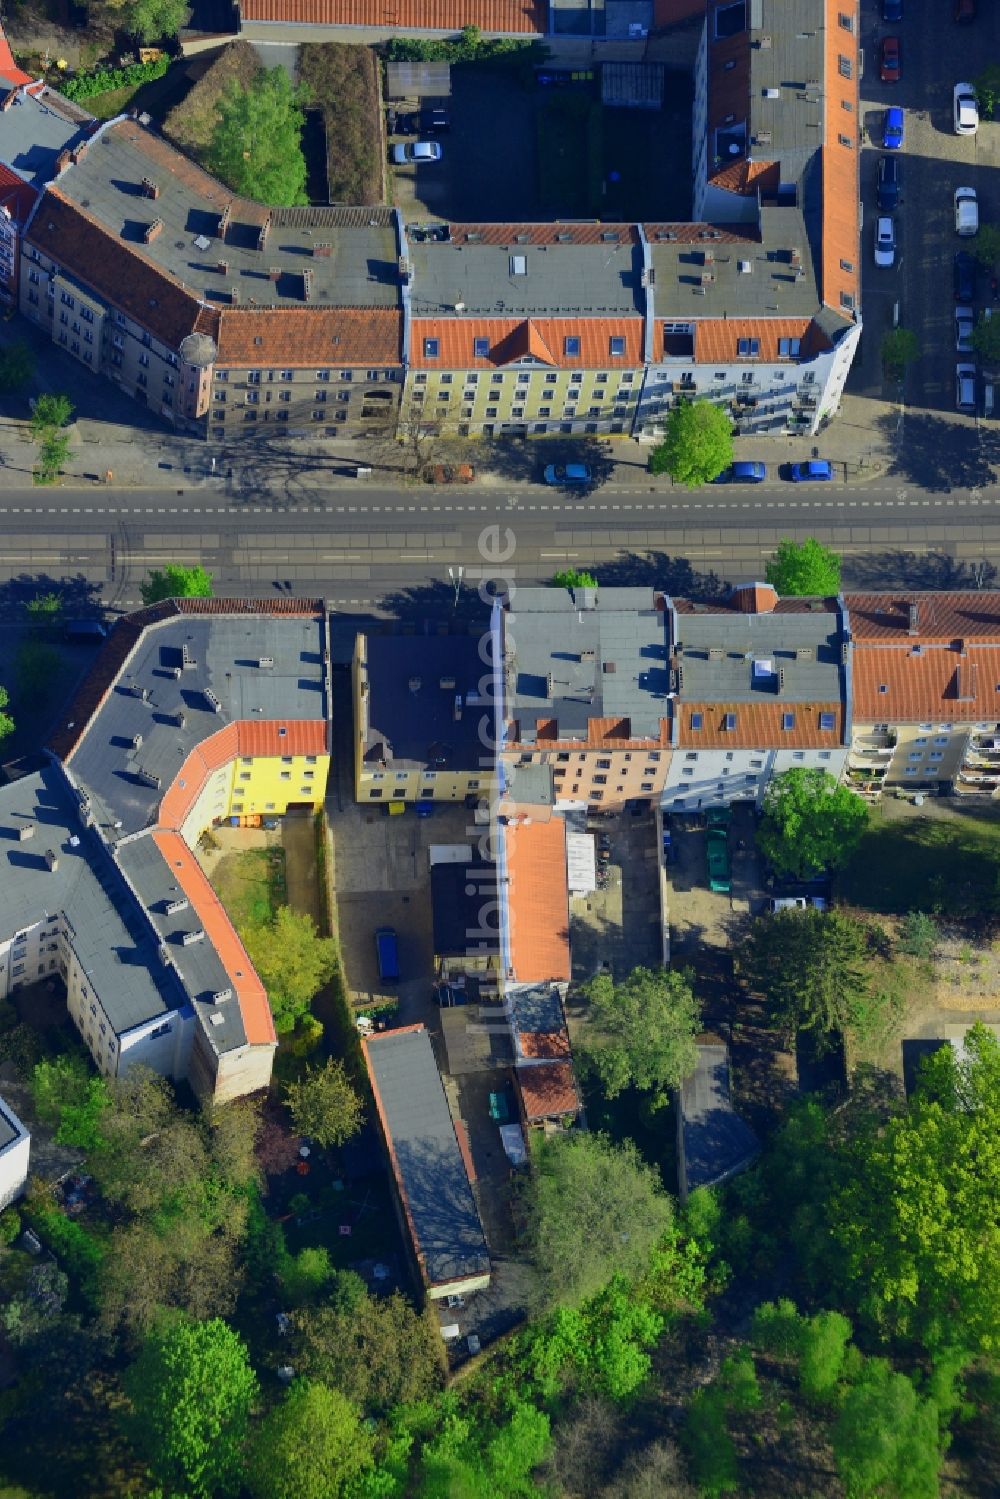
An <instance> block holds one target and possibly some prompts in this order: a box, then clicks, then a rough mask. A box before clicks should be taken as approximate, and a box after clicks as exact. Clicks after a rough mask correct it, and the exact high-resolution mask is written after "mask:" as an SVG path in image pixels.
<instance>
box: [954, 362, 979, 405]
mask: <svg viewBox="0 0 1000 1499" xmlns="http://www.w3.org/2000/svg"><path fill="white" fill-rule="evenodd" d="M955 408H956V410H958V411H968V412H970V413H972V414H975V410H976V366H975V365H974V364H956V366H955Z"/></svg>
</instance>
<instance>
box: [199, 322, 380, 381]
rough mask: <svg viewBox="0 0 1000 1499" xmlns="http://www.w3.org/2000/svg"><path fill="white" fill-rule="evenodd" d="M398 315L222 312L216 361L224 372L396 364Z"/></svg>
mask: <svg viewBox="0 0 1000 1499" xmlns="http://www.w3.org/2000/svg"><path fill="white" fill-rule="evenodd" d="M402 350H403V315H402V313H401V312H400V311H399V310H398V309H397V308H395V307H269V308H266V309H264V310H261V309H256V310H253V311H251V310H250V309H243V308H240V309H230V308H223V309H222V310H221V315H220V318H219V357H218V359H217V361H216V363H217V364H219V365H220V366H222V367H223V368H231V369H232V368H252V367H253V366H255V365H282V366H284V367H285V368H290V369H302V368H307V367H308V366H310V365H317V366H322V365H345V366H347V365H361V366H367V365H378V366H383V365H398V364H400V363H401V361H402Z"/></svg>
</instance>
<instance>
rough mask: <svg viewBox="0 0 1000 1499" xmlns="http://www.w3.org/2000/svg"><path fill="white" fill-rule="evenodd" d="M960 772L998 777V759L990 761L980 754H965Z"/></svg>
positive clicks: (999, 773)
mask: <svg viewBox="0 0 1000 1499" xmlns="http://www.w3.org/2000/svg"><path fill="white" fill-rule="evenodd" d="M960 770H962V771H965V770H971V771H975V772H976V773H977V774H985V775H995V776H1000V758H997V759H990V758H987V756H985V755H982V754H976V753H972V754H966V756H965V758H964V760H963V761H962V764H961V766H960Z"/></svg>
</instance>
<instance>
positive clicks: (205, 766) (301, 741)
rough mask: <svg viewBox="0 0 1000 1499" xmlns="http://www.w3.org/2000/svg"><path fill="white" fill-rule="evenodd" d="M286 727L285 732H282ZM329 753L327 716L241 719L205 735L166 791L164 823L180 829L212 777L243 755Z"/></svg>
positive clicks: (162, 808)
mask: <svg viewBox="0 0 1000 1499" xmlns="http://www.w3.org/2000/svg"><path fill="white" fill-rule="evenodd" d="M282 730H284V731H285V732H282ZM324 754H326V720H325V719H302V718H296V719H280V718H275V719H263V720H261V721H260V722H257V721H251V720H249V719H240V720H239V721H238V722H237V723H230V724H227V725H226V726H225V728H224V729H219V730H218V731H217V732H216V733H215V734H210V735H209V736H208V738H207V739H203V740H202V741H201V743H200V744H199V745H198V747H197V749H193V750H192V751H191V753H190V754H189V755H188V756H187V758H186V759H185V761H184V763H183V765H182V766H181V768H180V770H179V771H178V772H177V775H176V776H175V777H174V779H173V780H172V781H171V783H170V785H169V786H168V787H167V790H166V791H165V792H164V795H163V799H162V801H161V803H160V823H161V825H162V826H163V827H168V828H176V829H179V828H180V826H181V824H182V823H183V821H184V819H185V817H186V816H187V815H188V813H189V812H190V810H191V808H192V807H193V806H194V804H195V802H196V801H197V799H198V795H199V793H200V791H201V789H202V787H203V786H204V784H205V782H206V780H207V779H208V777H209V776H210V775H211V774H212V772H213V771H215V770H220V769H221V768H222V766H223V765H227V764H228V763H229V761H230V760H234V759H236V757H237V756H238V755H239V756H243V755H245V756H247V758H250V759H252V758H254V757H256V756H263V757H270V758H277V757H278V756H279V755H324Z"/></svg>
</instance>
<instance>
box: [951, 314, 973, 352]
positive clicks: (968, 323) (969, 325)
mask: <svg viewBox="0 0 1000 1499" xmlns="http://www.w3.org/2000/svg"><path fill="white" fill-rule="evenodd" d="M974 322H975V320H974V316H973V311H972V308H971V307H956V308H955V349H956V351H957V352H958V353H959V354H971V353H972V329H973V326H974Z"/></svg>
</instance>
